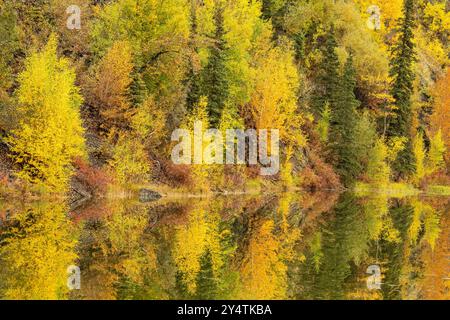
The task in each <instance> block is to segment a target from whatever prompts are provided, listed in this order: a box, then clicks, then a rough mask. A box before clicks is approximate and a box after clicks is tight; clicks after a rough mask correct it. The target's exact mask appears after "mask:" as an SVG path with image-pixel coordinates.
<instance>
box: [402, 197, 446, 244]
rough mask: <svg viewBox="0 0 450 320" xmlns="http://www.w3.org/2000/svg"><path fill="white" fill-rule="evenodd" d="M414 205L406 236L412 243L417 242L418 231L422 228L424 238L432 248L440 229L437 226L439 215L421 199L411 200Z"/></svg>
mask: <svg viewBox="0 0 450 320" xmlns="http://www.w3.org/2000/svg"><path fill="white" fill-rule="evenodd" d="M412 205H413V207H414V211H413V216H412V219H411V224H410V226H409V229H408V236H409V239H410V241H411V243H412V244H415V243H416V242H417V239H418V236H419V233H420V231H422V230H423V229H424V231H425V233H424V239H425V241H426V242H428V244H429V245H430V246H431V249H434V247H435V244H436V240H437V239H438V237H439V233H440V231H441V229H440V227H439V222H440V219H439V216H438V215H437V213H436V211H435V210H434V208H433V207H431V206H430V205H428V204H424V203H422V202H421V201H418V200H415V201H412Z"/></svg>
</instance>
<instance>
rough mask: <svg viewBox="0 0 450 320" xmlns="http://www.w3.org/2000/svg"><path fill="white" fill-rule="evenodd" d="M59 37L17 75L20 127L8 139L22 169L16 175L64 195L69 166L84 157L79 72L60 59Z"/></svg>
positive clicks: (15, 158)
mask: <svg viewBox="0 0 450 320" xmlns="http://www.w3.org/2000/svg"><path fill="white" fill-rule="evenodd" d="M56 46H57V38H56V37H55V36H51V37H50V39H49V41H48V43H47V45H46V46H45V48H44V49H43V50H42V51H40V52H35V53H33V54H31V55H30V56H29V57H28V58H27V60H26V62H25V66H26V67H25V70H24V71H23V72H22V73H21V74H20V75H19V80H18V81H19V89H18V90H17V100H18V106H17V113H18V116H19V119H20V120H19V124H18V126H17V128H15V129H13V130H12V131H11V133H10V135H9V136H8V137H7V138H6V142H7V143H8V145H9V146H10V152H11V156H12V158H13V159H14V161H15V162H16V163H17V164H18V165H19V166H20V168H21V169H20V170H19V171H18V172H17V176H18V177H20V178H22V179H24V180H26V181H28V182H32V183H43V184H44V185H46V186H48V187H50V188H51V189H52V190H53V191H55V192H60V191H64V190H65V188H66V187H67V183H68V181H69V179H70V175H71V172H72V168H71V162H72V159H73V158H74V157H76V156H83V155H84V139H83V128H82V126H81V120H80V116H79V107H80V105H81V103H82V101H83V100H82V97H81V96H80V94H79V90H78V88H77V87H76V86H75V84H74V83H75V73H74V71H73V69H72V68H70V66H69V62H68V61H67V60H66V59H64V58H58V56H57V54H56Z"/></svg>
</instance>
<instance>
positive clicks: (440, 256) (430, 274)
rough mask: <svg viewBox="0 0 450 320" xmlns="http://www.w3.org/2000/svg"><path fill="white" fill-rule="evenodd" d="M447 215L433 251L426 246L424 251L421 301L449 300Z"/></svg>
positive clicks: (448, 225) (449, 232) (448, 227)
mask: <svg viewBox="0 0 450 320" xmlns="http://www.w3.org/2000/svg"><path fill="white" fill-rule="evenodd" d="M449 220H450V219H449V217H448V215H446V216H445V219H444V220H443V221H442V223H441V226H442V228H443V229H442V232H441V234H440V237H439V240H438V241H436V247H435V248H434V250H432V249H431V247H429V246H427V247H426V248H425V249H424V253H423V260H424V267H425V270H424V274H425V276H424V278H423V280H422V281H421V286H422V290H421V291H422V295H423V297H422V298H423V299H426V300H449V299H450V280H449V279H450V269H449V260H448V255H449V252H450V251H449V250H450V221H449Z"/></svg>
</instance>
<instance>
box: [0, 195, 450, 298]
mask: <svg viewBox="0 0 450 320" xmlns="http://www.w3.org/2000/svg"><path fill="white" fill-rule="evenodd" d="M0 206H1V207H0V223H1V227H0V297H1V298H3V299H449V298H450V296H449V292H450V284H449V280H448V278H449V271H450V270H449V261H448V255H449V242H450V234H449V214H448V213H449V202H448V199H445V198H401V199H399V198H395V199H393V198H387V197H386V196H384V195H374V196H370V197H364V198H363V197H357V196H356V195H354V194H351V193H343V194H341V195H337V194H333V193H330V194H316V195H304V194H282V195H278V196H275V195H273V196H266V197H264V198H254V197H246V196H242V197H218V198H214V199H195V200H193V199H187V200H177V201H174V202H170V201H167V200H163V201H159V202H156V203H152V204H146V205H143V204H140V203H137V202H134V201H111V202H104V203H96V204H95V205H90V206H89V207H86V208H82V209H78V210H76V211H75V212H68V208H67V207H66V206H65V205H62V204H58V203H43V202H39V203H34V204H30V205H26V206H23V207H16V206H12V205H7V204H0ZM70 265H76V266H79V267H80V269H81V289H80V290H69V288H68V287H67V279H68V274H67V268H68V267H69V266H70ZM371 265H376V266H379V268H380V271H381V290H370V289H369V288H368V286H367V279H368V277H370V274H367V273H366V270H367V268H368V266H371Z"/></svg>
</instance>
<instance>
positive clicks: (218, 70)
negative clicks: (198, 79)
mask: <svg viewBox="0 0 450 320" xmlns="http://www.w3.org/2000/svg"><path fill="white" fill-rule="evenodd" d="M217 5H218V7H217V8H216V13H215V17H214V20H215V24H216V33H215V37H214V40H215V41H214V44H213V46H212V48H211V53H210V57H209V61H208V64H207V66H206V67H205V69H204V70H203V73H202V92H203V94H202V95H204V96H207V97H208V114H209V118H210V121H211V125H212V126H213V127H216V126H217V125H218V124H219V121H220V118H221V115H222V111H223V108H224V105H225V102H226V99H227V96H228V82H227V74H226V67H225V59H226V45H225V40H224V38H223V35H224V33H225V31H224V28H223V8H222V7H221V6H220V4H219V3H218V4H217Z"/></svg>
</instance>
